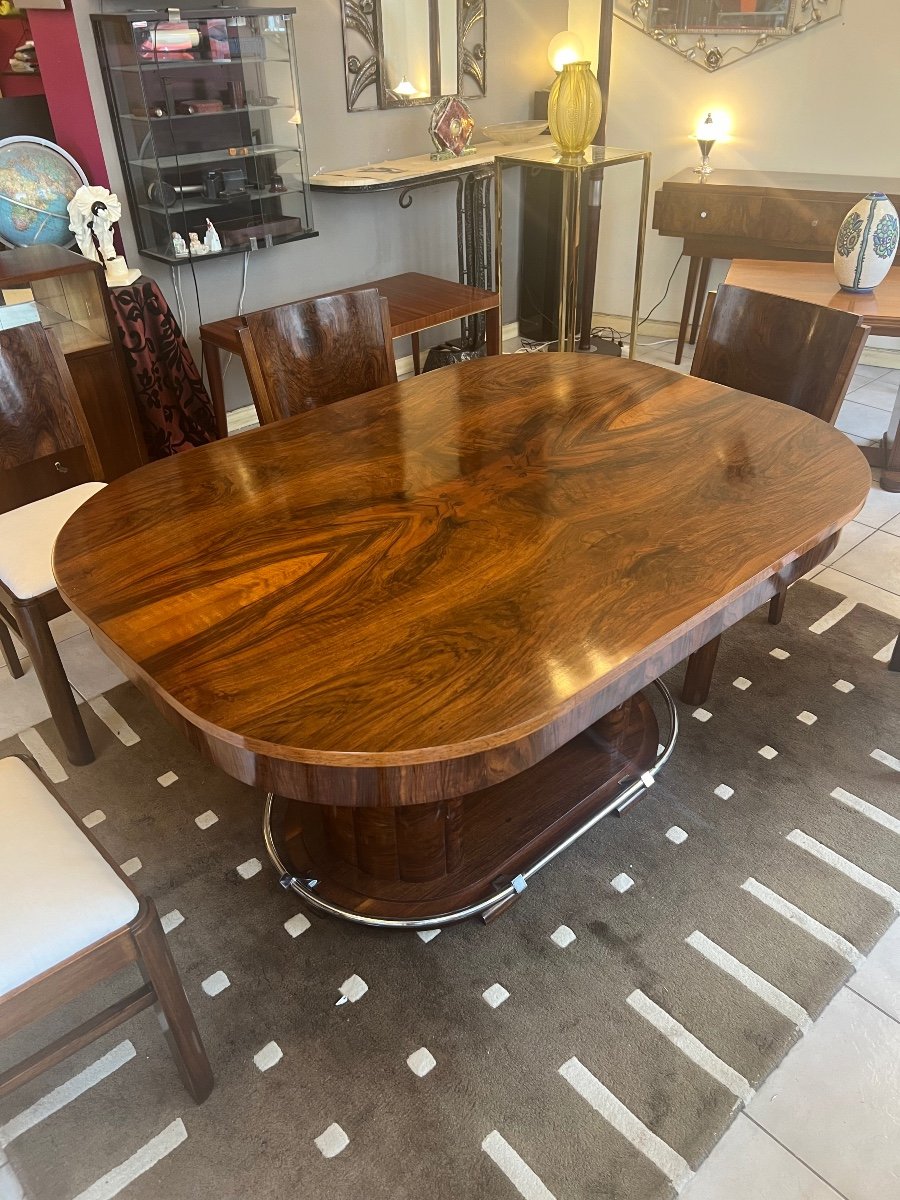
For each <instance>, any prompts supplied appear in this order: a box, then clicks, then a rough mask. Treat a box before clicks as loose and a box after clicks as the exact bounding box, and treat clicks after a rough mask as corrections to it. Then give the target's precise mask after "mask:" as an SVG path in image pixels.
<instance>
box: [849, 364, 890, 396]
mask: <svg viewBox="0 0 900 1200" xmlns="http://www.w3.org/2000/svg"><path fill="white" fill-rule="evenodd" d="M889 373H890V368H889V367H877V366H875V364H874V363H871V364H870V363H860V364H859V366H858V367H857V368H856V370H855V371H854V372H853V378H852V379H851V380H850V387H849V388H848V389H847V391H848V394H849V393H850V392H855V391H856V389H857V388H861V387H865V386H866V384H867V383H872V382H873V380H875V379H881V378H882V376H884V375H887V374H889Z"/></svg>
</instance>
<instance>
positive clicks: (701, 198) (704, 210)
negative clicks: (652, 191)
mask: <svg viewBox="0 0 900 1200" xmlns="http://www.w3.org/2000/svg"><path fill="white" fill-rule="evenodd" d="M764 203H765V200H764V197H762V196H747V195H743V196H741V195H735V194H729V193H727V192H725V193H723V192H718V193H716V192H714V191H713V190H712V188H710V189H709V191H708V192H704V191H703V186H702V184H698V185H697V186H696V187H690V188H685V189H683V190H682V189H678V190H676V189H674V188H673V189H667V188H662V189H661V190H660V191H658V192H657V193H656V202H655V204H654V207H653V228H654V229H658V230H659V232H660V233H661V234H662V235H663V236H666V235H670V236H675V237H687V236H688V235H690V234H710V235H719V234H730V235H731V236H733V237H759V236H760V233H761V230H762V228H763V206H764Z"/></svg>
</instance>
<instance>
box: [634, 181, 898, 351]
mask: <svg viewBox="0 0 900 1200" xmlns="http://www.w3.org/2000/svg"><path fill="white" fill-rule="evenodd" d="M872 191H881V192H886V193H887V194H888V196H890V198H891V200H892V201H893V203H894V205H895V206H896V207H897V208H900V179H872V178H867V177H866V176H857V175H817V174H811V173H810V174H807V173H803V172H794V171H727V170H716V171H713V173H712V174H711V175H706V176H701V175H698V174H696V172H694V171H693V170H690V169H687V170H684V171H679V173H678V174H677V175H673V176H672V178H671V179H667V180H666V181H665V183H664V184H663V185H662V187H661V188H660V189H659V191H658V192H657V193H656V196H655V200H654V205H653V228H654V229H656V230H658V231H659V233H660V234H661V235H662V236H663V237H677V238H682V239H683V242H684V245H683V247H682V254H685V255H687V256H688V258H689V259H690V266H689V268H688V278H687V285H686V287H685V292H684V305H683V307H682V312H681V324H680V326H679V330H678V345H677V347H676V351H675V362H676V363H680V362H681V358H682V354H683V352H684V345H685V341H686V340H689V341H690V342H691V343H693V342H694V341H695V339H696V336H697V328H698V325H699V321H700V314H701V312H702V309H703V302H704V299H705V297H706V289H707V285H708V282H709V270H710V266H711V264H712V261H713V259H715V258H767V259H793V260H795V261H800V262H828V261H830V259H831V257H832V254H833V252H834V241H835V238H836V237H837V231H838V227H839V225H840V223H841V221H842V220H843V218H844V217H845V216H846V214H847V212H848V211H849V209H851V208H852V207H853V205H854V204H855V203H856V201H857V200H859V199H860V197H861V196H865V195H866V193H867V192H872ZM692 306H693V319H692V320H691V307H692ZM689 321H691V330H690V337H689V338H688V336H687V334H688V322H689Z"/></svg>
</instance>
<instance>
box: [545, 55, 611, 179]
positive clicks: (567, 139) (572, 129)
mask: <svg viewBox="0 0 900 1200" xmlns="http://www.w3.org/2000/svg"><path fill="white" fill-rule="evenodd" d="M547 58H548V59H549V60H550V66H551V67H552V68H553V70H554V71H556V72H558V74H557V76H556V80H555V82H554V84H553V87H552V88H551V89H550V98H549V101H548V103H547V124H548V125H549V126H550V136H551V137H552V138H553V140H554V142H556V144H557V146H558V147H559V150H560V153H561V154H562V155H564V156H565V157H567V158H576V157H578V156H579V155H581V154H583V153H584V151H585V150H586V149H587V147H588V146H589V145H590V144H591V142H592V141H593V138H594V134H595V133H596V132H597V126H598V125H599V124H600V107H601V101H600V84H599V83H598V82H597V78H596V76H595V75H594V73H593V72H592V71H591V64H590V63H589V62H588V61H587V60H586V57H585V53H584V46H583V45H582V44H581V39H580V38H579V37H578V36H577V35H576V34H574V33H570V32H569V31H566V32H565V33H558V34H557V35H556V37H555V38H553V40H552V41H551V42H550V45H549V47H548V48H547Z"/></svg>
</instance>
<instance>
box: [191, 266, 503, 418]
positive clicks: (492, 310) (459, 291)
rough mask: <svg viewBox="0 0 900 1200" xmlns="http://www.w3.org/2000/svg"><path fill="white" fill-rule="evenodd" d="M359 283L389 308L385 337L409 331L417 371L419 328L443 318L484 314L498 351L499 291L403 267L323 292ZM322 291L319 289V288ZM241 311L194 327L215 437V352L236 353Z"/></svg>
mask: <svg viewBox="0 0 900 1200" xmlns="http://www.w3.org/2000/svg"><path fill="white" fill-rule="evenodd" d="M363 288H377V289H378V291H379V292H380V293H381V294H382V296H384V297H385V299H386V300H387V302H388V308H389V309H390V313H391V337H394V338H398V337H403V336H405V335H406V334H411V335H412V344H413V345H412V349H413V360H414V363H415V371H416V374H417V375H418V374H419V373H420V371H421V363H420V361H419V333H420V332H421V331H422V330H423V329H433V328H434V327H435V326H437V325H445V324H446V323H447V322H448V321H458V320H461V319H462V318H463V317H470V316H475V315H476V314H478V313H484V314H485V317H486V343H485V348H486V350H487V353H488V354H489V355H491V354H499V353H500V349H501V328H500V295H499V293H498V292H488V291H484V290H483V289H482V288H474V287H466V285H465V284H462V283H454V282H453V281H452V280H450V279H438V278H436V277H435V276H434V275H420V274H418V273H417V272H415V271H409V272H407V273H406V274H404V275H391V276H390V277H389V278H387V279H373V280H372V282H371V283H359V284H356V285H354V286H353V287H349V288H335V289H334V290H333V291H331V292H329V293H327V294H328V295H331V296H336V295H340V294H341V293H342V292H358V291H361V290H362V289H363ZM323 294H325V293H323ZM246 324H247V321H246V316H235V317H225V318H223V320H221V321H211V322H209V323H208V324H206V325H201V326H200V345H201V347H202V350H203V361H204V363H205V364H206V375H207V379H208V380H209V394H210V396H211V397H212V402H213V406H214V408H215V410H216V423H217V425H218V427H219V430H220V435H219V436H220V437H225V436H227V433H228V421H227V417H226V414H225V391H224V384H223V379H222V362H221V359H220V352H221V351H225V352H226V353H227V354H238V355H240V353H241V344H240V341H239V340H238V336H237V332H236V331H237V330H238V329H239V328H240V326H241V325H246Z"/></svg>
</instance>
